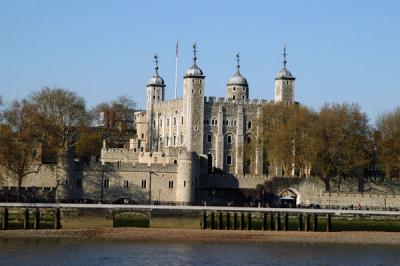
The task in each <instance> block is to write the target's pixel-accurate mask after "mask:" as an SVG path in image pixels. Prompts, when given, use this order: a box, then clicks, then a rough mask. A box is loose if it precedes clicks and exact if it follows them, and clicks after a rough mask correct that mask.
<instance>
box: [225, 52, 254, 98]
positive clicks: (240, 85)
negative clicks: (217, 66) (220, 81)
mask: <svg viewBox="0 0 400 266" xmlns="http://www.w3.org/2000/svg"><path fill="white" fill-rule="evenodd" d="M236 60H237V65H236V73H235V74H234V75H233V76H232V77H231V78H230V79H229V80H228V83H227V84H226V86H227V97H228V99H232V100H247V99H249V84H248V83H247V79H246V78H245V77H243V76H242V74H240V55H239V53H237V54H236Z"/></svg>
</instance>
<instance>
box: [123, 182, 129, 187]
mask: <svg viewBox="0 0 400 266" xmlns="http://www.w3.org/2000/svg"><path fill="white" fill-rule="evenodd" d="M127 187H129V182H128V180H124V188H127Z"/></svg>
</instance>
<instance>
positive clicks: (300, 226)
mask: <svg viewBox="0 0 400 266" xmlns="http://www.w3.org/2000/svg"><path fill="white" fill-rule="evenodd" d="M297 217H298V223H297V231H301V230H303V214H301V213H299V214H298V216H297Z"/></svg>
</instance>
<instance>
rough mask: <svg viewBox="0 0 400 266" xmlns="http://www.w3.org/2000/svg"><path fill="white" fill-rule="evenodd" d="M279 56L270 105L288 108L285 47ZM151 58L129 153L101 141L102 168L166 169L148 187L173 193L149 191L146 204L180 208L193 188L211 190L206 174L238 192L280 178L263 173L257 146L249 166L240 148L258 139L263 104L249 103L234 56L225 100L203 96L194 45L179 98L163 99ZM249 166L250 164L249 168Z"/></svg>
mask: <svg viewBox="0 0 400 266" xmlns="http://www.w3.org/2000/svg"><path fill="white" fill-rule="evenodd" d="M283 56H284V60H283V68H282V69H281V70H280V71H279V72H278V74H277V75H276V77H275V102H277V103H285V104H292V103H294V87H295V84H294V83H295V77H294V76H292V74H291V73H290V72H289V70H288V69H287V68H286V63H287V61H286V48H285V50H284V54H283ZM155 59H156V60H155V62H156V66H155V72H154V74H153V76H152V77H151V78H150V79H149V80H148V82H147V85H146V91H147V104H146V107H147V108H146V109H147V110H146V111H141V112H137V113H136V114H135V121H136V130H137V138H135V139H131V140H130V143H129V149H115V148H109V147H106V143H104V147H103V149H102V152H101V161H102V163H103V164H107V163H114V164H115V163H116V164H131V165H132V164H133V165H135V164H138V163H139V164H147V165H148V166H149V168H150V169H152V170H153V169H159V168H160V167H167V166H168V167H170V168H168V169H170V170H169V171H165V173H164V172H163V173H162V176H163V177H164V178H165V177H166V176H168V178H165V179H167V180H168V187H167V186H166V181H165V184H162V183H163V181H162V180H163V178H161V179H160V182H157V183H154V184H152V189H154V190H155V191H159V190H161V191H163V190H165V188H166V187H167V188H169V189H174V190H175V192H174V193H171V194H169V195H168V196H167V195H164V198H162V197H161V193H160V195H158V194H157V193H152V194H153V197H152V198H151V201H157V200H160V201H166V200H167V201H175V202H178V203H182V204H188V203H192V202H194V201H195V194H196V193H195V191H196V189H198V188H201V187H207V186H210V183H209V182H208V181H209V179H210V178H209V177H210V176H213V177H214V178H218V179H219V180H213V184H214V186H215V184H216V183H219V184H220V186H221V187H224V184H225V187H227V188H229V187H230V186H231V184H230V183H232V182H227V180H226V176H230V177H231V179H236V181H237V183H238V184H237V188H241V187H243V186H244V187H247V188H255V187H256V186H257V184H262V183H263V181H264V180H265V179H266V178H267V177H268V175H269V176H271V175H272V176H273V175H276V174H279V173H277V172H276V171H278V168H274V169H275V170H274V171H275V173H274V172H272V173H271V172H269V173H267V172H266V171H265V170H266V169H265V162H264V161H265V160H264V158H263V151H262V147H258V148H256V150H255V153H256V154H255V161H254V162H251V160H250V159H248V160H246V162H245V156H244V149H245V146H246V144H248V143H250V142H251V141H253V140H254V141H257V139H258V138H259V133H260V130H261V129H260V127H257V126H255V125H256V123H255V122H256V120H257V118H258V117H259V116H260V115H261V111H262V106H263V104H266V103H268V101H266V100H261V101H259V100H250V98H249V84H248V82H247V80H246V78H245V77H243V76H242V74H241V73H240V64H239V63H240V61H239V59H240V58H239V54H237V66H236V68H237V69H236V72H235V74H234V75H233V76H232V77H231V78H230V79H229V80H228V82H227V87H226V90H227V97H226V98H219V99H216V98H215V97H209V98H207V97H205V89H206V86H205V75H204V73H203V71H202V70H201V69H200V67H199V66H198V65H197V56H196V45H194V46H193V63H192V66H191V67H190V68H189V69H188V70H187V71H186V73H185V75H184V77H183V97H181V98H178V99H173V100H166V99H165V87H166V86H165V83H164V80H163V78H162V77H161V76H160V75H159V71H158V69H159V68H158V59H157V57H155ZM250 164H254V165H253V167H251V169H252V170H250V167H248V165H250ZM245 166H247V167H245ZM171 170H172V172H171ZM215 173H220V175H216V174H215ZM217 176H218V177H217ZM211 179H212V178H211ZM207 180H208V181H207ZM240 180H245V181H242V182H241V181H240ZM132 182H135V181H134V180H132ZM152 182H153V181H152ZM136 183H137V182H136ZM245 183H247V185H244V184H245ZM207 184H208V185H207ZM170 192H172V191H170ZM165 197H168V199H166V198H165Z"/></svg>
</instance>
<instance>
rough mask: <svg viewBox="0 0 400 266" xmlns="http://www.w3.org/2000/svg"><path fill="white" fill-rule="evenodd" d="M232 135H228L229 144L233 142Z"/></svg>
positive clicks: (227, 141)
mask: <svg viewBox="0 0 400 266" xmlns="http://www.w3.org/2000/svg"><path fill="white" fill-rule="evenodd" d="M232 140H233V139H232V135H231V134H229V135H227V136H226V143H228V144H231V143H232Z"/></svg>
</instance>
